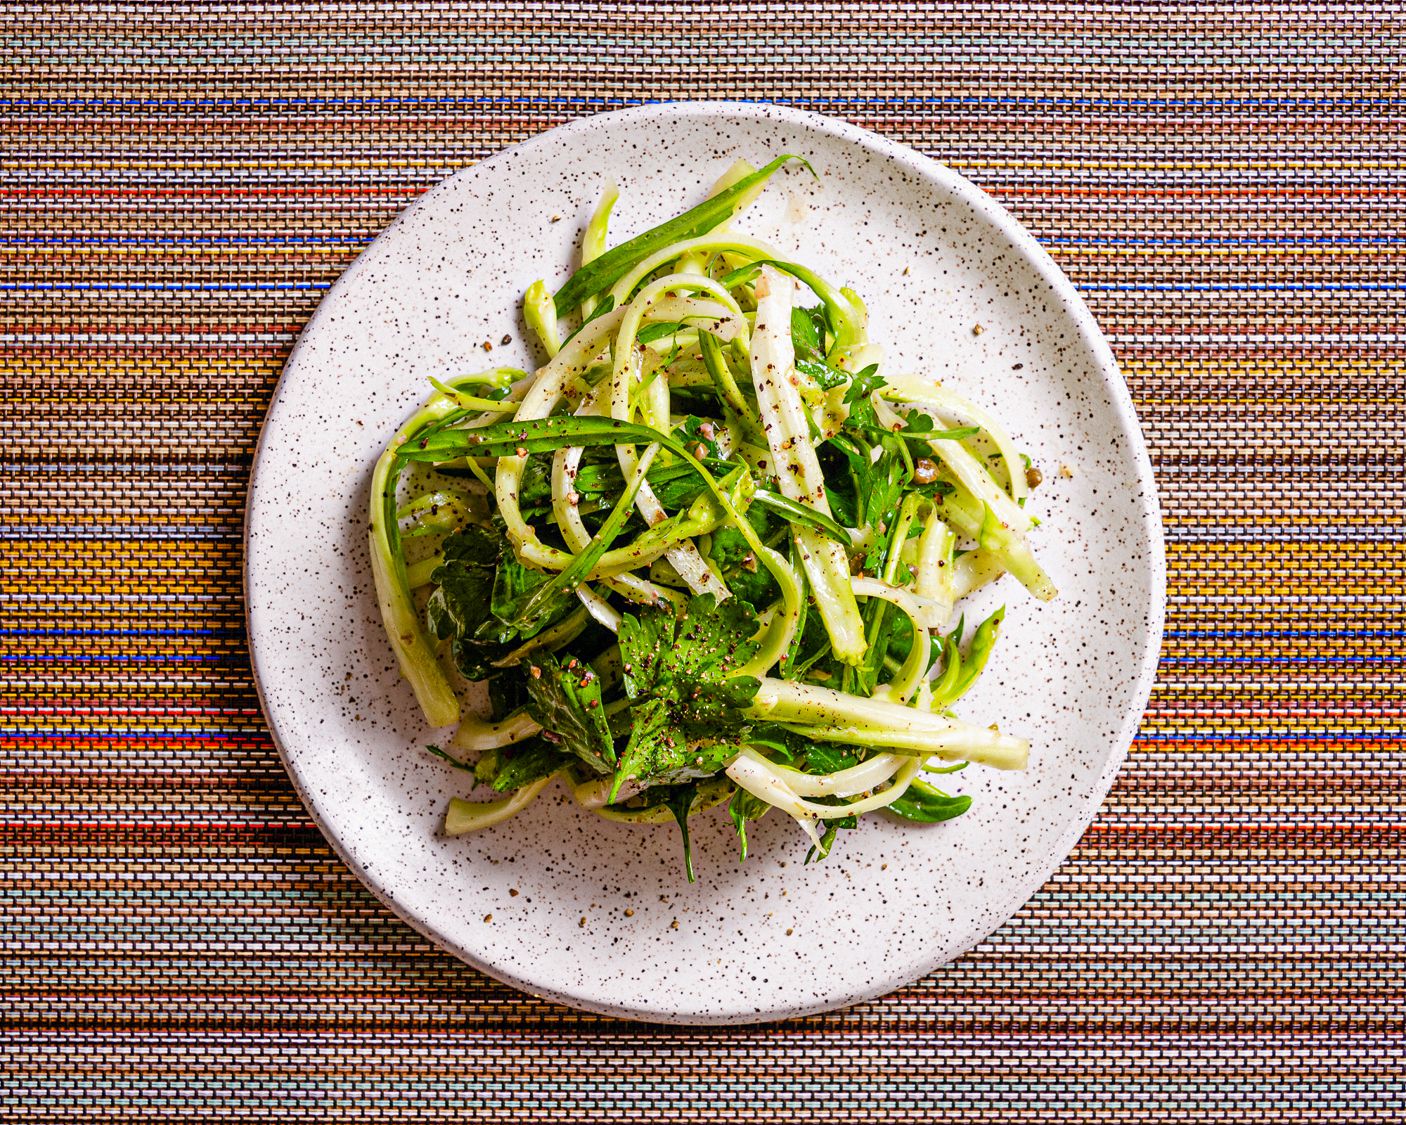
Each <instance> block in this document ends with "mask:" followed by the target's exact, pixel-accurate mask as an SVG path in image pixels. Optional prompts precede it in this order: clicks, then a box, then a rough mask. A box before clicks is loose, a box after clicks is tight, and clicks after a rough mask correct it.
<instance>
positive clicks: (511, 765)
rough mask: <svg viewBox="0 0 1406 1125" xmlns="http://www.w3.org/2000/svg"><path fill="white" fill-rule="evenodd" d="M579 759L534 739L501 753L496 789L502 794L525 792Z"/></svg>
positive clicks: (494, 781) (495, 781)
mask: <svg viewBox="0 0 1406 1125" xmlns="http://www.w3.org/2000/svg"><path fill="white" fill-rule="evenodd" d="M573 761H575V758H573V757H572V756H571V755H570V754H567V753H564V752H563V751H562V750H560V749H559V748H557V747H556V746H553V745H552V744H551V743H550V742H548V741H547V740H546V739H545V738H533V739H529V740H528V741H526V742H519V743H517V744H515V745H513V746H505V747H503V748H502V749H501V750H499V751H498V762H499V764H498V770H497V772H496V773H495V774H494V776H493V788H494V789H496V790H498V792H500V793H502V792H505V791H507V790H509V789H521V788H522V787H523V786H524V785H530V784H531V783H532V782H534V781H540V780H541V779H542V778H544V777H551V775H552V774H554V773H556V772H557V771H558V770H563V769H565V768H566V767H567V766H569V765H570V764H571V763H572V762H573Z"/></svg>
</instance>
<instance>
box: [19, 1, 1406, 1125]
mask: <svg viewBox="0 0 1406 1125" xmlns="http://www.w3.org/2000/svg"><path fill="white" fill-rule="evenodd" d="M372 7H373V6H372V5H367V4H332V3H320V4H312V5H303V6H294V5H284V4H266V5H260V6H258V7H257V8H255V7H252V6H250V7H242V6H239V5H228V4H211V5H200V4H194V3H192V4H189V5H184V4H175V5H159V4H143V5H135V4H133V5H124V4H108V5H102V6H90V5H84V6H78V5H63V6H59V5H51V6H41V5H34V4H29V5H11V6H7V7H5V8H4V9H3V10H0V43H3V44H4V48H5V49H4V52H3V55H0V66H2V67H3V87H0V97H3V99H4V103H3V104H4V107H5V108H4V123H3V126H0V127H2V128H3V135H4V141H3V144H4V149H5V157H4V159H3V161H0V333H2V334H3V338H0V388H3V398H0V428H3V431H4V437H5V443H4V451H3V454H0V457H2V458H3V468H4V472H5V479H6V483H5V485H4V487H3V488H0V506H3V508H4V516H3V520H0V522H2V523H3V526H4V535H3V546H4V551H5V556H6V557H5V569H4V575H5V577H4V583H3V588H0V658H3V660H4V663H5V667H6V672H5V675H4V677H3V679H0V738H3V739H4V740H5V744H6V745H7V746H8V747H9V749H10V752H9V753H8V755H7V756H6V758H5V761H4V762H3V764H0V901H2V902H3V911H2V912H0V937H2V938H3V941H0V1117H2V1118H3V1119H4V1120H7V1121H26V1122H40V1121H53V1122H70V1121H74V1120H79V1119H82V1120H84V1121H88V1122H103V1121H120V1120H127V1119H137V1118H142V1119H144V1120H150V1119H162V1120H172V1121H175V1120H187V1119H189V1120H196V1119H199V1120H201V1121H204V1122H220V1121H236V1120H239V1121H245V1120H254V1119H262V1118H271V1117H274V1116H275V1115H276V1116H277V1117H279V1118H280V1119H283V1120H290V1121H291V1120H299V1121H301V1120H337V1121H372V1120H378V1121H431V1120H435V1121H437V1120H445V1121H449V1120H453V1121H465V1120H502V1119H508V1118H522V1119H530V1120H558V1119H560V1120H577V1119H580V1118H582V1117H590V1118H594V1119H597V1120H621V1121H625V1120H630V1121H640V1120H671V1121H712V1120H716V1119H718V1118H719V1117H721V1116H724V1115H726V1116H729V1117H730V1118H731V1119H735V1120H741V1121H773V1120H783V1119H793V1118H799V1117H802V1116H805V1117H808V1118H809V1117H819V1118H822V1119H824V1118H834V1119H841V1120H850V1121H910V1120H911V1121H915V1122H916V1121H925V1122H926V1121H930V1120H932V1119H933V1117H934V1115H935V1114H936V1113H939V1112H943V1113H951V1114H956V1115H961V1114H964V1113H965V1114H969V1113H972V1112H981V1113H984V1114H986V1115H987V1116H988V1117H994V1118H996V1119H999V1120H1002V1121H1010V1122H1016V1121H1031V1122H1035V1121H1048V1120H1051V1119H1053V1118H1055V1117H1056V1115H1058V1117H1060V1118H1062V1119H1063V1120H1067V1121H1083V1120H1090V1121H1092V1120H1098V1121H1100V1122H1124V1121H1126V1122H1135V1121H1136V1122H1147V1121H1168V1122H1173V1121H1175V1122H1190V1121H1217V1122H1226V1121H1240V1120H1246V1121H1249V1120H1260V1119H1261V1118H1264V1117H1266V1115H1268V1116H1270V1117H1272V1118H1273V1119H1276V1120H1293V1121H1315V1122H1316V1121H1322V1122H1328V1121H1333V1122H1344V1121H1368V1120H1384V1119H1387V1118H1389V1117H1392V1116H1397V1117H1399V1116H1400V1115H1401V1114H1402V1113H1403V1112H1406V1074H1403V1071H1404V1070H1406V1066H1403V1060H1404V1059H1406V1053H1403V1050H1402V1043H1403V1038H1402V1036H1403V1032H1406V1027H1404V1026H1403V1015H1402V1013H1403V995H1404V993H1406V979H1404V978H1406V974H1403V971H1402V969H1403V957H1404V956H1406V942H1404V941H1403V932H1406V927H1403V923H1406V908H1403V884H1404V883H1406V868H1403V865H1402V862H1401V861H1402V855H1403V843H1404V842H1406V840H1404V839H1403V834H1404V832H1406V826H1403V823H1402V821H1403V817H1402V795H1403V778H1406V772H1404V771H1403V768H1402V767H1403V765H1406V762H1403V751H1402V748H1401V740H1402V733H1403V730H1402V728H1403V704H1402V689H1403V683H1402V661H1403V649H1402V643H1401V638H1402V637H1403V629H1404V628H1406V600H1404V599H1403V594H1402V573H1403V571H1402V563H1403V554H1406V552H1403V546H1402V544H1403V530H1402V529H1403V515H1406V407H1404V406H1403V403H1406V317H1403V314H1404V313H1406V304H1404V303H1403V289H1406V236H1404V235H1403V218H1406V141H1403V136H1406V133H1404V132H1403V126H1406V120H1403V118H1406V98H1403V97H1402V86H1401V79H1402V75H1403V72H1406V68H1403V63H1404V62H1406V51H1403V46H1406V24H1403V21H1402V18H1401V16H1399V15H1397V14H1394V13H1393V12H1390V11H1388V10H1387V9H1386V8H1385V7H1382V8H1376V7H1374V6H1371V5H1347V4H1332V5H1308V6H1305V5H1292V6H1290V5H1283V6H1279V5H1256V4H1243V3H1242V4H1223V5H1215V6H1206V7H1195V6H1185V5H1181V4H1150V5H1122V4H1111V5H1061V4H1043V3H1042V4H1038V5H1032V6H1019V7H1017V8H1016V9H1015V10H1014V11H1011V10H1009V9H1008V8H1007V6H1005V5H1001V4H994V3H967V4H955V5H943V6H940V7H937V8H932V7H929V6H916V7H915V6H914V5H912V4H893V3H882V4H869V5H862V6H856V5H853V4H831V3H789V2H783V3H781V4H773V5H769V6H766V7H759V6H756V5H724V4H682V3H657V4H631V5H627V6H614V5H588V6H585V7H583V8H581V9H579V10H578V11H577V12H575V13H574V14H573V13H569V12H562V11H559V10H557V9H550V8H549V9H541V10H535V9H534V8H532V7H530V6H526V5H519V4H516V3H502V2H494V3H488V4H472V5H471V4H462V3H455V4H415V3H397V4H394V5H390V6H381V7H379V8H376V10H375V11H369V10H368V9H369V8H372ZM1193 8H1194V10H1191V9H1193ZM779 30H784V31H785V32H787V33H789V34H790V35H792V36H794V42H791V43H788V44H787V45H786V46H785V47H784V48H782V47H779V46H777V45H775V44H773V42H772V41H773V39H774V37H775V36H776V35H777V34H778V31H779ZM769 44H770V45H769ZM727 96H730V97H745V98H751V99H767V100H778V101H787V102H791V103H793V104H796V105H801V106H804V107H806V108H810V109H815V110H819V111H821V112H824V113H829V114H833V115H835V116H839V117H842V118H845V119H847V120H850V121H853V122H855V123H857V124H860V125H863V126H866V127H868V128H871V129H874V130H876V131H878V132H881V133H884V134H885V135H887V136H890V137H894V138H896V139H898V140H901V141H904V142H907V143H908V144H911V145H913V146H914V147H916V148H918V149H920V150H922V151H923V152H926V153H929V154H931V155H933V156H936V157H937V158H938V159H940V160H942V161H943V162H945V163H947V164H949V165H951V166H952V167H954V168H955V169H957V170H958V171H960V172H962V173H963V174H965V175H966V176H968V177H970V178H971V179H973V180H974V181H976V182H977V183H978V184H979V185H981V187H983V188H984V189H985V190H987V191H988V192H990V193H991V194H992V195H993V196H995V197H996V198H997V199H999V200H1000V201H1001V202H1002V203H1004V204H1005V205H1006V206H1007V207H1008V208H1010V209H1011V210H1012V211H1013V212H1014V213H1015V215H1016V216H1017V217H1018V218H1019V219H1020V220H1021V221H1022V222H1024V223H1025V224H1026V225H1027V226H1029V227H1030V229H1031V230H1033V231H1034V232H1035V234H1036V235H1037V236H1038V237H1039V238H1040V240H1041V241H1042V242H1043V243H1044V245H1045V246H1046V247H1048V248H1049V250H1050V252H1051V253H1052V254H1053V255H1054V256H1055V258H1056V260H1058V262H1059V263H1060V264H1061V265H1062V266H1063V268H1064V269H1065V270H1066V271H1067V272H1068V273H1069V275H1070V276H1071V277H1072V278H1073V279H1074V281H1075V282H1076V283H1077V284H1078V286H1079V288H1080V290H1081V291H1082V292H1083V294H1084V295H1085V297H1086V299H1087V300H1088V302H1089V304H1090V305H1091V307H1092V308H1093V310H1094V313H1095V315H1096V316H1097V317H1098V319H1099V321H1100V322H1101V323H1102V325H1103V326H1104V328H1105V330H1106V331H1107V333H1108V335H1109V338H1110V339H1111V341H1112V343H1113V347H1114V350H1115V352H1116V353H1117V355H1118V358H1119V360H1120V362H1121V363H1122V365H1123V369H1124V371H1125V373H1126V375H1127V378H1128V382H1129V384H1130V386H1131V388H1132V391H1133V394H1134V397H1135V399H1136V402H1137V406H1138V410H1139V412H1140V416H1141V419H1142V422H1143V426H1144V429H1145V432H1146V434H1147V439H1148V442H1149V445H1150V447H1151V451H1152V457H1153V462H1154V465H1155V467H1156V472H1157V477H1158V482H1159V486H1160V490H1161V497H1162V503H1163V506H1164V511H1165V516H1166V525H1167V533H1168V544H1167V561H1168V567H1169V591H1168V596H1169V605H1168V628H1167V634H1166V642H1165V646H1164V651H1163V656H1162V663H1161V670H1160V674H1159V678H1158V682H1157V686H1156V689H1155V691H1154V692H1153V696H1152V700H1151V704H1150V706H1149V709H1148V712H1147V715H1146V718H1145V720H1144V722H1143V724H1142V729H1141V733H1140V735H1139V738H1138V740H1137V743H1136V745H1135V746H1134V747H1133V750H1132V752H1131V755H1130V757H1129V759H1128V763H1127V766H1126V768H1125V769H1124V771H1123V773H1122V775H1121V777H1120V779H1119V781H1118V783H1117V786H1116V787H1115V789H1114V791H1113V793H1112V795H1111V796H1110V798H1109V799H1108V802H1107V804H1106V806H1105V808H1104V810H1103V811H1102V813H1101V814H1100V816H1099V817H1098V819H1097V821H1096V822H1095V823H1094V825H1093V826H1092V827H1091V828H1090V829H1089V831H1088V833H1087V834H1086V835H1085V837H1084V838H1083V840H1082V842H1081V843H1080V845H1079V846H1078V848H1077V850H1076V851H1075V852H1074V854H1073V855H1072V856H1071V857H1070V859H1069V861H1068V862H1067V863H1066V864H1065V865H1064V866H1063V868H1061V870H1060V871H1059V872H1058V874H1057V875H1056V876H1055V877H1054V878H1053V879H1051V881H1050V882H1049V884H1048V885H1047V886H1046V887H1045V888H1044V889H1043V890H1042V891H1041V892H1040V893H1039V894H1038V895H1037V896H1036V897H1035V898H1034V899H1033V900H1032V901H1031V902H1030V903H1029V905H1028V906H1026V907H1025V908H1024V909H1023V910H1022V911H1021V912H1020V913H1019V915H1018V916H1017V917H1016V918H1015V919H1014V920H1012V921H1011V922H1010V923H1009V924H1008V925H1006V926H1005V927H1003V928H1002V929H1001V930H1000V931H999V932H997V933H996V934H995V935H993V936H992V937H991V938H990V939H989V940H987V941H985V942H983V943H982V944H981V945H980V946H979V947H978V948H977V949H976V950H974V951H973V952H972V953H970V954H969V955H967V956H966V957H964V958H962V959H961V960H960V961H959V962H958V963H956V964H955V965H953V966H951V967H949V968H948V969H945V970H943V971H941V972H939V973H937V974H934V975H933V976H931V977H929V978H927V979H926V980H923V981H920V982H918V983H917V984H914V985H913V986H911V987H909V988H905V989H903V990H901V991H899V992H897V993H895V994H893V995H891V996H888V997H885V998H883V999H880V1000H876V1001H874V1002H872V1003H868V1004H864V1005H861V1006H859V1007H856V1008H853V1009H851V1010H849V1011H845V1012H840V1013H835V1014H832V1015H828V1016H821V1017H815V1018H810V1019H804V1020H798V1021H794V1022H790V1023H783V1024H776V1025H771V1026H765V1027H756V1028H743V1029H732V1030H721V1031H720V1030H702V1031H693V1030H687V1029H677V1028H659V1027H650V1026H644V1025H633V1024H626V1023H619V1022H615V1021H611V1020H605V1019H600V1018H596V1017H592V1016H588V1015H584V1014H581V1013H577V1012H573V1011H568V1010H565V1009H562V1008H558V1007H555V1006H553V1005H550V1004H547V1003H544V1002H540V1001H536V1000H533V999H530V998H527V997H525V996H522V995H519V994H518V993H516V992H513V991H512V990H510V989H507V988H505V987H503V986H501V985H498V984H496V983H494V982H493V981H491V980H488V979H486V978H485V977H483V976H481V975H479V974H478V973H476V972H474V971H472V970H470V969H467V968H465V967H464V966H462V965H460V964H459V963H458V962H456V961H455V960H453V959H452V958H450V957H449V956H447V955H445V954H443V953H441V952H439V951H437V950H436V949H434V948H433V947H432V946H430V945H429V944H428V943H427V942H426V941H424V940H423V939H421V938H420V937H418V936H417V935H416V934H414V933H413V932H412V931H411V930H409V929H408V928H407V927H406V926H404V925H403V924H402V923H401V922H399V921H398V920H397V919H396V918H394V917H393V916H392V915H390V914H389V913H388V912H387V911H386V910H385V909H384V908H383V907H381V906H380V905H379V904H378V903H377V902H376V901H375V900H374V899H373V898H372V897H371V895H370V894H369V893H368V892H366V891H365V890H364V889H363V888H362V887H361V886H360V885H359V884H358V883H357V882H356V881H355V880H354V879H353V878H352V876H351V875H350V874H349V873H348V872H347V871H346V870H345V869H344V868H343V866H342V865H341V864H340V863H339V862H338V861H337V860H336V858H335V857H334V856H333V855H332V853H331V851H330V849H329V848H328V846H327V844H326V843H325V842H324V840H323V839H322V838H321V836H320V835H319V834H318V832H317V830H316V829H315V828H314V827H313V825H312V823H311V822H310V820H309V818H308V815H307V813H306V812H305V811H304V810H303V808H302V807H301V805H300V804H299V803H298V800H297V798H296V797H295V795H294V793H293V790H292V787H291V786H290V784H289V782H288V779H287V777H286V775H285V774H284V771H283V769H282V767H281V765H280V763H279V759H278V755H277V753H276V752H275V750H274V747H273V745H272V743H271V741H270V739H269V736H268V733H267V731H266V729H265V728H264V725H263V722H262V720H261V717H260V713H259V706H258V700H257V698H256V696H255V693H254V688H253V685H252V682H251V677H250V670H249V660H248V655H247V652H246V649H245V636H244V628H243V613H242V602H241V592H240V566H241V542H240V537H241V521H242V514H243V511H242V509H243V503H244V494H245V488H246V485H247V483H248V476H249V469H250V463H251V457H252V453H253V449H254V445H255V442H256V440H257V437H258V433H259V426H260V423H261V421H262V419H263V415H264V411H265V409H266V407H267V404H268V402H269V399H270V396H271V393H272V391H273V388H274V384H275V382H276V380H277V379H278V375H279V370H280V368H281V366H282V364H283V361H284V359H285V358H286V357H287V355H288V352H289V349H290V347H291V346H292V343H293V340H294V337H295V335H296V333H297V332H298V330H299V329H300V328H301V327H302V325H303V324H304V323H305V322H306V321H307V319H308V317H309V315H310V314H311V312H312V310H313V309H314V307H315V306H316V304H317V302H318V300H319V298H320V297H321V296H322V294H323V293H324V292H325V291H326V289H327V287H328V286H329V285H330V284H331V283H332V282H333V280H334V279H335V278H336V277H337V276H338V274H339V273H340V272H341V271H342V270H343V269H344V268H345V267H346V266H347V264H348V263H349V262H351V260H352V259H353V258H354V257H355V256H356V254H357V253H358V252H359V251H360V250H361V249H362V248H363V247H364V246H365V245H366V244H367V243H368V242H369V241H370V240H371V239H372V238H374V237H375V236H376V234H377V233H378V232H380V231H381V230H382V229H383V228H384V227H385V226H386V225H387V223H388V222H389V221H390V220H391V218H392V217H393V216H394V215H395V214H396V213H397V212H398V211H399V210H400V209H401V208H402V207H403V206H404V205H405V204H406V203H408V202H409V201H410V200H411V199H413V198H414V197H415V196H416V195H417V194H418V193H419V192H421V191H423V190H424V189H425V188H426V187H428V186H429V185H431V184H433V183H434V182H436V181H437V180H439V179H441V178H442V177H444V176H446V175H449V174H450V173H452V172H453V171H455V170H456V169H459V168H462V167H464V166H466V165H468V164H471V163H473V162H474V161H475V160H477V159H479V158H481V157H483V156H485V155H487V154H489V153H492V152H494V151H496V150H498V149H499V148H501V147H503V146H504V145H507V144H510V143H512V142H514V141H518V140H521V139H523V138H525V137H527V136H530V135H532V134H533V133H536V132H538V131H540V130H542V129H545V128H548V127H550V126H552V125H555V124H558V123H559V122H562V121H564V120H567V119H569V118H571V117H575V116H579V115H584V114H589V113H594V112H597V111H600V110H605V109H612V108H617V107H620V106H624V105H629V104H634V103H636V102H639V101H646V100H661V99H670V98H684V97H727Z"/></svg>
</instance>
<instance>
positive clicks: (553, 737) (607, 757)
mask: <svg viewBox="0 0 1406 1125" xmlns="http://www.w3.org/2000/svg"><path fill="white" fill-rule="evenodd" d="M527 711H528V714H530V715H531V716H532V717H533V718H534V719H536V720H537V721H538V722H539V723H541V724H542V737H543V738H544V739H546V740H547V741H548V742H549V743H552V744H554V745H556V746H558V747H559V748H560V749H562V750H564V751H568V752H570V753H572V754H575V755H576V756H577V757H578V758H580V759H581V760H582V761H583V762H585V763H586V764H587V765H588V766H590V767H591V768H592V769H593V770H595V771H596V773H601V774H607V773H610V772H611V771H612V770H614V768H615V743H614V741H613V740H612V739H611V737H610V724H609V723H608V722H607V721H606V717H605V708H604V707H602V706H601V697H600V678H599V677H598V676H597V675H596V674H595V672H593V671H592V670H591V669H590V668H589V667H587V666H586V665H584V664H582V663H581V662H580V661H578V660H575V659H569V660H568V661H567V662H566V664H565V665H562V664H561V663H560V662H559V661H558V660H557V658H556V657H555V656H552V655H550V654H548V655H545V656H543V657H542V658H541V662H540V664H534V665H533V666H532V667H530V668H529V669H528V676H527Z"/></svg>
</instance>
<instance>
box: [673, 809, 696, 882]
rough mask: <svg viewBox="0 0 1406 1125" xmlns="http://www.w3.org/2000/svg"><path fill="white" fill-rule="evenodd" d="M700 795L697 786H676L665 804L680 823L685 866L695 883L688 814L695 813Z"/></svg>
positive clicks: (689, 879)
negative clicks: (697, 796)
mask: <svg viewBox="0 0 1406 1125" xmlns="http://www.w3.org/2000/svg"><path fill="white" fill-rule="evenodd" d="M697 793H698V786H697V785H674V786H671V787H670V789H669V797H668V799H667V801H666V802H665V803H666V804H667V805H668V806H669V811H670V812H671V813H673V814H674V819H675V820H676V821H678V825H679V833H680V834H681V835H682V836H683V865H684V870H685V871H687V872H688V881H689V882H690V883H692V882H695V878H694V874H693V845H692V844H691V843H689V839H688V814H689V813H690V812H692V811H693V798H694V796H695V795H696V794H697Z"/></svg>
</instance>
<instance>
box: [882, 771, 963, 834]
mask: <svg viewBox="0 0 1406 1125" xmlns="http://www.w3.org/2000/svg"><path fill="white" fill-rule="evenodd" d="M971 803H972V799H971V798H970V797H967V796H961V797H949V796H948V795H947V794H946V793H944V792H942V790H941V789H935V788H933V786H931V785H929V784H928V783H927V782H926V781H914V782H913V783H912V784H910V785H909V786H908V789H907V791H906V792H905V793H904V794H903V796H901V797H899V798H898V799H897V800H896V801H894V802H893V803H892V804H890V805H889V806H888V808H889V811H890V812H893V813H895V814H897V815H898V816H901V817H903V818H904V819H905V820H916V821H920V822H922V823H923V824H936V823H938V822H939V821H943V820H951V819H952V818H953V817H956V816H961V815H962V814H963V813H964V812H966V811H967V809H969V808H971Z"/></svg>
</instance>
